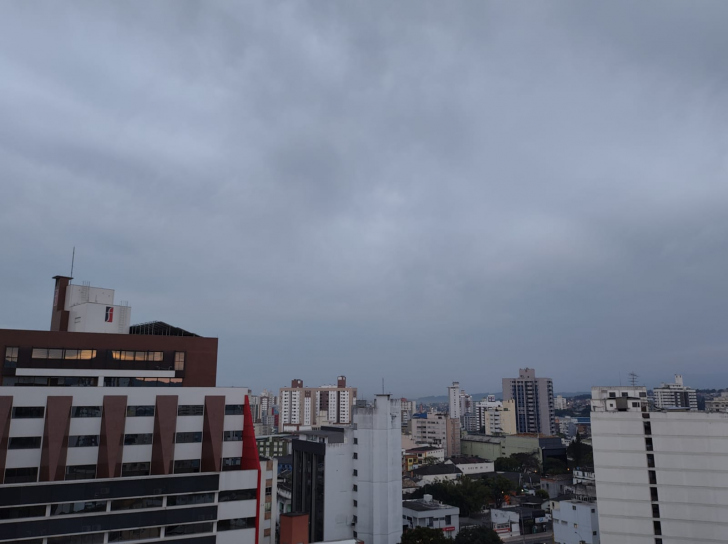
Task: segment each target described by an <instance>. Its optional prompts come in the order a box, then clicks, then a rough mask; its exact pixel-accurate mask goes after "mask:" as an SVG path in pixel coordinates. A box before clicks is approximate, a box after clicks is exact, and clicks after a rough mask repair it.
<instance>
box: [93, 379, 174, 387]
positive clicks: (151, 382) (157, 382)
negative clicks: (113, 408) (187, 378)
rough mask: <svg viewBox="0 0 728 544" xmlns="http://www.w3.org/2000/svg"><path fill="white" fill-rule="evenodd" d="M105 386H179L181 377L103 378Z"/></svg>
mask: <svg viewBox="0 0 728 544" xmlns="http://www.w3.org/2000/svg"><path fill="white" fill-rule="evenodd" d="M104 386H105V387H181V386H182V378H104Z"/></svg>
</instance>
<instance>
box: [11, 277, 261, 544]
mask: <svg viewBox="0 0 728 544" xmlns="http://www.w3.org/2000/svg"><path fill="white" fill-rule="evenodd" d="M55 279H56V289H55V293H54V303H53V319H52V324H51V328H52V329H53V330H51V331H26V330H8V329H2V330H0V353H3V354H4V355H5V357H4V361H3V368H2V380H3V384H2V387H0V434H1V436H0V541H2V542H24V543H26V544H30V543H33V544H35V543H42V542H46V543H47V544H60V543H71V542H73V543H76V542H79V543H80V542H83V543H84V544H86V543H89V544H91V543H103V542H121V541H131V540H147V539H150V540H151V541H159V539H162V538H164V539H165V540H164V541H165V542H166V541H167V540H169V541H170V542H171V541H172V539H175V540H176V541H179V542H190V543H192V542H215V541H216V542H218V543H233V542H235V543H240V542H245V543H248V544H270V542H271V538H272V537H273V536H274V534H273V533H274V528H275V527H274V526H273V525H272V522H273V520H274V519H275V510H274V508H273V506H271V507H270V508H268V506H266V505H267V500H266V495H264V494H263V488H264V487H265V489H266V490H267V489H268V488H269V487H270V488H273V487H274V486H275V477H274V475H273V468H272V467H271V468H270V470H269V464H268V462H267V461H264V462H263V463H262V464H261V461H260V459H259V456H258V452H257V447H256V445H255V435H254V432H253V419H252V412H251V410H250V404H249V401H248V397H247V395H248V393H249V391H248V390H247V389H245V388H216V387H214V385H215V375H216V367H217V339H215V338H202V337H199V336H197V335H194V334H192V333H189V332H187V331H184V330H182V329H178V328H176V327H171V326H170V325H167V324H165V323H162V322H153V323H147V324H143V325H133V326H128V319H129V307H128V306H125V307H124V308H126V311H124V310H123V309H121V310H120V309H119V307H117V306H114V305H113V296H112V295H110V294H109V291H111V290H108V289H101V290H99V289H96V288H93V287H91V286H90V285H82V286H76V285H71V283H70V281H71V279H72V278H69V277H61V276H57V277H56V278H55ZM112 293H113V292H112ZM79 300H81V302H78V301H79ZM69 301H71V303H69ZM98 305H101V306H103V307H104V309H103V312H102V311H101V310H99V308H98V307H97V306H98ZM122 317H124V319H121V318H122ZM77 318H78V319H77ZM118 319H121V321H122V322H124V323H126V325H124V326H123V327H116V328H114V327H111V328H110V326H109V324H112V325H113V324H115V323H117V320H118ZM74 327H75V328H74ZM74 331H83V332H74ZM19 386H35V387H19ZM263 479H264V480H265V486H263ZM269 482H270V485H268V484H269Z"/></svg>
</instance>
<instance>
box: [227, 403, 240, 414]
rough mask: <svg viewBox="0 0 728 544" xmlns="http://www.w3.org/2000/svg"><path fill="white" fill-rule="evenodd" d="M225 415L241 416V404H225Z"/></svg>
mask: <svg viewBox="0 0 728 544" xmlns="http://www.w3.org/2000/svg"><path fill="white" fill-rule="evenodd" d="M225 415H226V416H241V415H243V405H242V404H226V405H225Z"/></svg>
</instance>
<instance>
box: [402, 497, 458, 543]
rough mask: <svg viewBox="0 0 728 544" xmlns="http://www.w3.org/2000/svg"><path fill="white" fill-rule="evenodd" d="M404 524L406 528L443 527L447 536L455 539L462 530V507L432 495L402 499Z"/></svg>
mask: <svg viewBox="0 0 728 544" xmlns="http://www.w3.org/2000/svg"><path fill="white" fill-rule="evenodd" d="M402 525H403V526H404V527H405V529H415V528H417V527H428V528H430V529H442V532H443V534H444V535H445V536H446V537H448V538H450V539H454V538H455V537H456V536H457V535H458V531H459V530H460V509H459V508H458V507H457V506H450V505H449V504H443V503H441V502H438V501H435V500H433V499H432V495H425V496H424V497H423V498H422V499H413V500H407V501H402Z"/></svg>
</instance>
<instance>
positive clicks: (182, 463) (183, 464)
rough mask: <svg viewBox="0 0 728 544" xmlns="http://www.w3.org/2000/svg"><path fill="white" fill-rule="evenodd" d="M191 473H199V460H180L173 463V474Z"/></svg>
mask: <svg viewBox="0 0 728 544" xmlns="http://www.w3.org/2000/svg"><path fill="white" fill-rule="evenodd" d="M193 472H200V460H199V459H180V460H179V461H175V462H174V473H175V474H191V473H193Z"/></svg>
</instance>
